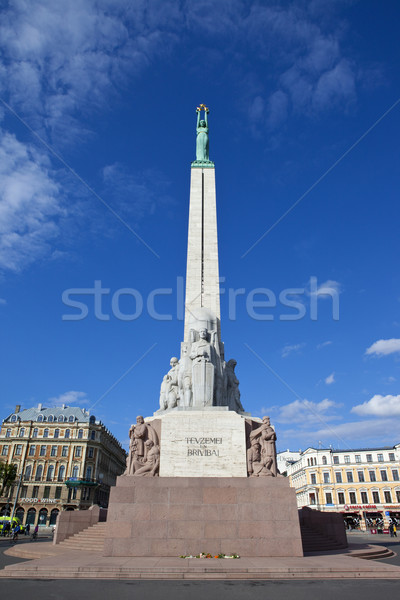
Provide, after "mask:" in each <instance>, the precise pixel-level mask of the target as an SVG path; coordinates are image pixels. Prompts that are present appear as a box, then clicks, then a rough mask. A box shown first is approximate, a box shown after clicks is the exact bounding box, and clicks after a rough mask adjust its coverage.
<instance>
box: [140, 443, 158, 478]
mask: <svg viewBox="0 0 400 600" xmlns="http://www.w3.org/2000/svg"><path fill="white" fill-rule="evenodd" d="M145 446H146V458H145V460H144V464H143V466H142V467H140V468H139V469H137V471H135V473H134V475H135V476H136V477H143V476H148V477H154V476H156V475H158V470H159V468H160V448H159V446H158V445H157V444H155V443H154V442H153V441H152V440H147V441H146V442H145Z"/></svg>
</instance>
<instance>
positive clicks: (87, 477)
mask: <svg viewBox="0 0 400 600" xmlns="http://www.w3.org/2000/svg"><path fill="white" fill-rule="evenodd" d="M91 478H92V467H87V468H86V481H90V480H91Z"/></svg>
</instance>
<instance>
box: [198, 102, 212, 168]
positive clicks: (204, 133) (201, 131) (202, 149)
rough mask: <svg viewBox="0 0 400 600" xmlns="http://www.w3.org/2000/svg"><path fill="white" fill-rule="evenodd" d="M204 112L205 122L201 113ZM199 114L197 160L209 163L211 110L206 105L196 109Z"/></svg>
mask: <svg viewBox="0 0 400 600" xmlns="http://www.w3.org/2000/svg"><path fill="white" fill-rule="evenodd" d="M202 110H204V120H203V119H201V120H200V113H201V111H202ZM196 112H197V129H196V133H197V138H196V160H202V161H203V160H204V161H209V160H210V159H209V156H208V119H207V115H208V113H209V109H208V108H207V107H206V106H205V105H204V104H200V106H199V107H198V108H197V109H196Z"/></svg>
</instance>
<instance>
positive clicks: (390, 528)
mask: <svg viewBox="0 0 400 600" xmlns="http://www.w3.org/2000/svg"><path fill="white" fill-rule="evenodd" d="M389 533H390V537H394V523H393V521H391V522H390V524H389Z"/></svg>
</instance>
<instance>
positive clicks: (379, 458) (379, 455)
mask: <svg viewBox="0 0 400 600" xmlns="http://www.w3.org/2000/svg"><path fill="white" fill-rule="evenodd" d="M378 462H383V454H378Z"/></svg>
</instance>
